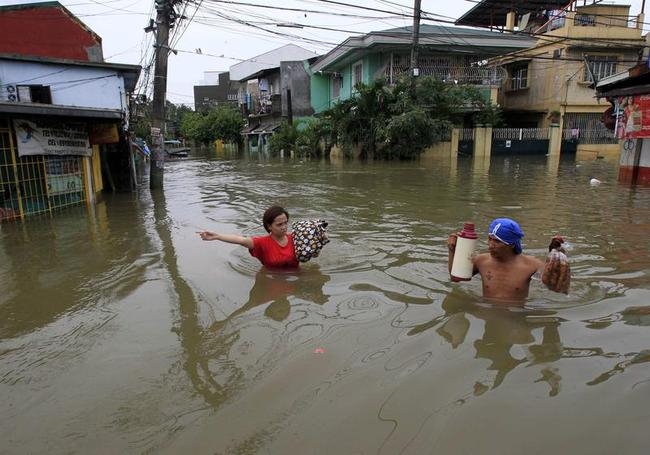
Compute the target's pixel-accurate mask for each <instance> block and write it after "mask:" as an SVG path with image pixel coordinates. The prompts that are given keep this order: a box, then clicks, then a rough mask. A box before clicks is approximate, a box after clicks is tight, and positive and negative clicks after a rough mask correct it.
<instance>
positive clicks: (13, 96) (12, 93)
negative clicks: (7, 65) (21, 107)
mask: <svg viewBox="0 0 650 455" xmlns="http://www.w3.org/2000/svg"><path fill="white" fill-rule="evenodd" d="M5 92H6V94H7V95H6V96H7V101H18V94H17V93H16V86H15V85H7V87H5Z"/></svg>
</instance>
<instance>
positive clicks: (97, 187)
mask: <svg viewBox="0 0 650 455" xmlns="http://www.w3.org/2000/svg"><path fill="white" fill-rule="evenodd" d="M3 107H5V108H6V107H7V106H6V105H5V106H0V222H3V221H9V220H19V219H24V218H25V217H29V216H33V215H39V214H52V213H53V212H55V211H57V210H61V209H63V208H66V207H70V206H78V205H83V204H92V203H94V201H95V194H96V193H97V192H99V191H101V190H102V189H103V180H102V172H101V159H100V147H101V146H102V144H107V143H112V142H117V141H118V122H119V119H120V118H121V113H120V112H113V111H99V110H89V109H64V111H71V110H72V111H74V112H61V110H59V111H57V112H56V113H57V114H74V115H75V116H74V117H71V116H67V115H56V116H54V115H49V116H46V115H34V112H29V109H39V110H40V112H39V113H43V112H42V111H43V110H50V111H53V108H54V107H53V106H47V107H42V106H41V107H36V108H34V107H32V106H29V107H27V106H24V105H17V104H14V105H10V107H11V108H12V109H14V110H21V111H22V112H16V113H15V114H14V115H8V113H7V112H6V111H7V109H4V110H3V109H2V108H3ZM50 113H53V112H50Z"/></svg>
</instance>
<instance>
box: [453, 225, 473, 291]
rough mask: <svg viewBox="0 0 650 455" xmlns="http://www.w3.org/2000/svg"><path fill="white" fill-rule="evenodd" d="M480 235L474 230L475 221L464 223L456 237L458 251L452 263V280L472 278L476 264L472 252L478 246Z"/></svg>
mask: <svg viewBox="0 0 650 455" xmlns="http://www.w3.org/2000/svg"><path fill="white" fill-rule="evenodd" d="M477 241H478V236H477V235H476V231H475V230H474V223H464V224H463V230H462V231H460V232H459V233H458V236H457V238H456V251H455V253H454V262H453V263H452V264H451V281H469V280H471V279H472V272H473V271H474V264H473V263H472V254H474V250H475V248H476V242H477Z"/></svg>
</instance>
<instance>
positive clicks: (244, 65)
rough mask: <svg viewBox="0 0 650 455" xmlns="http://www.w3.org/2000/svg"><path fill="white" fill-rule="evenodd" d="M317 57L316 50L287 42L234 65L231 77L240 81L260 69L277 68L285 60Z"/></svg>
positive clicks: (231, 68)
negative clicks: (312, 50) (309, 49)
mask: <svg viewBox="0 0 650 455" xmlns="http://www.w3.org/2000/svg"><path fill="white" fill-rule="evenodd" d="M312 57H316V54H315V53H314V52H311V51H308V50H307V49H303V48H302V47H300V46H296V45H295V44H287V45H286V46H282V47H280V48H277V49H273V50H272V51H269V52H266V53H264V54H261V55H258V56H256V57H254V58H251V59H249V60H246V61H243V62H241V63H237V64H235V65H232V66H231V67H230V69H229V71H230V78H231V79H232V80H233V81H239V80H242V79H244V78H246V77H249V76H251V75H252V74H255V73H257V72H258V71H261V70H265V69H270V68H275V67H277V66H279V65H280V62H283V61H292V60H307V59H310V58H312Z"/></svg>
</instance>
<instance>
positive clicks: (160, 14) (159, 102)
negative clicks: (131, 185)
mask: <svg viewBox="0 0 650 455" xmlns="http://www.w3.org/2000/svg"><path fill="white" fill-rule="evenodd" d="M177 3H180V1H179V0H155V4H156V26H155V27H153V24H151V25H150V26H149V27H147V28H146V29H145V30H147V31H151V30H155V33H156V44H154V48H155V56H156V62H155V65H154V77H153V102H152V104H153V106H152V108H153V113H152V119H151V120H152V121H151V144H152V150H151V154H152V157H151V161H150V165H149V188H150V189H152V190H158V189H162V188H163V177H164V174H165V149H164V146H163V139H164V137H163V134H164V129H165V118H166V116H165V103H166V98H167V58H168V57H169V52H170V51H171V49H170V48H169V29H170V28H171V27H172V25H173V22H174V21H175V20H176V18H177V16H176V12H175V11H174V5H175V4H177Z"/></svg>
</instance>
